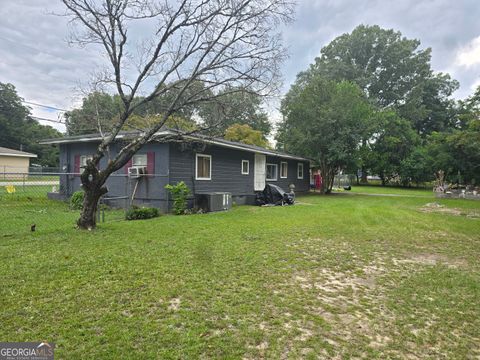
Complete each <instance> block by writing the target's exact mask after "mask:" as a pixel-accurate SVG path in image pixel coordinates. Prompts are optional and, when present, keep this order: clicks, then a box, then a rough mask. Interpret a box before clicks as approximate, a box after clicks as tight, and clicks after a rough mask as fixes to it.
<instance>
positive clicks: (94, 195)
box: [77, 161, 108, 230]
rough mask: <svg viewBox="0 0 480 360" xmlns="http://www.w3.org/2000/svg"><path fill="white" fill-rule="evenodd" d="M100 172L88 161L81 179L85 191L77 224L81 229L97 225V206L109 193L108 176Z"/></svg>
mask: <svg viewBox="0 0 480 360" xmlns="http://www.w3.org/2000/svg"><path fill="white" fill-rule="evenodd" d="M103 175H104V174H100V172H99V171H98V169H97V168H96V166H95V165H93V163H91V162H90V161H89V162H88V164H87V166H86V168H85V170H84V171H83V173H82V175H81V176H80V179H81V180H82V188H83V191H84V197H83V208H82V212H81V214H80V218H79V219H78V220H77V225H78V227H79V228H80V229H85V230H92V229H95V227H96V226H97V216H96V215H97V208H98V201H99V200H100V198H101V197H102V196H103V195H105V194H106V193H107V191H108V190H107V188H106V187H105V186H103V185H104V183H105V179H106V177H104V176H103Z"/></svg>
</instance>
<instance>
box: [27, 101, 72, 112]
mask: <svg viewBox="0 0 480 360" xmlns="http://www.w3.org/2000/svg"><path fill="white" fill-rule="evenodd" d="M22 102H23V103H25V104H30V105H35V106H41V107H43V108H47V109H53V110H58V111H64V112H66V111H68V110H65V109H61V108H58V107H56V106H50V105H42V104H39V103H34V102H32V101H26V100H23V101H22Z"/></svg>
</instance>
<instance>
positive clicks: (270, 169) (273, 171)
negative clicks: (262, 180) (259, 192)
mask: <svg viewBox="0 0 480 360" xmlns="http://www.w3.org/2000/svg"><path fill="white" fill-rule="evenodd" d="M267 180H270V181H276V180H277V164H267Z"/></svg>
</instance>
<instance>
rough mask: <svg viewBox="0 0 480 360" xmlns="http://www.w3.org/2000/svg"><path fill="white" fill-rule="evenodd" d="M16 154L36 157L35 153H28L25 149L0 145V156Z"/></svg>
mask: <svg viewBox="0 0 480 360" xmlns="http://www.w3.org/2000/svg"><path fill="white" fill-rule="evenodd" d="M1 155H3V156H16V157H29V158H36V157H37V155H35V154H32V153H28V152H25V151H20V150H15V149H9V148H6V147H1V146H0V156H1Z"/></svg>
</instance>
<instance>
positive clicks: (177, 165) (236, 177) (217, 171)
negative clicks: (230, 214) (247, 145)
mask: <svg viewBox="0 0 480 360" xmlns="http://www.w3.org/2000/svg"><path fill="white" fill-rule="evenodd" d="M197 153H199V154H206V155H211V156H212V164H211V165H212V177H211V180H195V159H196V154H197ZM242 160H248V161H249V174H248V175H243V174H242ZM254 161H255V160H254V154H253V153H250V152H247V151H241V150H235V149H228V148H223V147H218V146H206V148H205V149H204V150H199V151H194V150H191V149H187V150H182V145H180V144H171V145H170V183H171V184H176V183H177V182H179V181H184V182H185V183H186V184H187V185H188V187H189V188H190V189H191V190H192V192H194V193H201V192H215V191H225V192H230V193H232V195H233V196H234V197H235V201H236V202H237V203H239V204H244V203H251V202H252V200H253V195H254V191H253V166H254Z"/></svg>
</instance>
